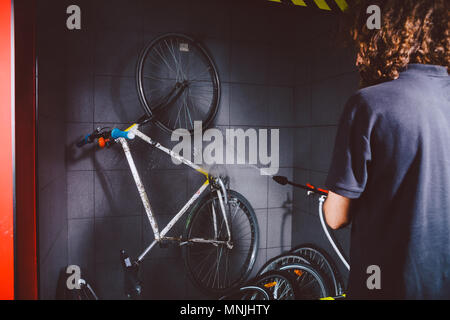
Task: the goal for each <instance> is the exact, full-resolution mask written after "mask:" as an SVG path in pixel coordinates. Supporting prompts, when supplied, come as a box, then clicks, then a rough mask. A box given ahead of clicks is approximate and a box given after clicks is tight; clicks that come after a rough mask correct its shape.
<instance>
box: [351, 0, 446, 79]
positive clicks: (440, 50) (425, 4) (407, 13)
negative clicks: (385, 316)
mask: <svg viewBox="0 0 450 320" xmlns="http://www.w3.org/2000/svg"><path fill="white" fill-rule="evenodd" d="M373 4H376V5H378V6H379V7H380V8H381V29H373V30H369V29H368V28H367V26H366V21H367V18H368V17H369V15H368V14H367V13H366V9H367V7H368V6H369V5H373ZM349 11H350V12H349V13H350V16H351V19H350V21H351V25H350V35H351V37H352V40H353V41H354V44H355V45H356V53H357V61H356V64H357V67H358V69H359V73H360V76H361V83H360V85H361V87H366V86H370V85H374V84H377V83H380V82H384V81H389V80H394V79H397V78H398V76H399V73H400V72H401V71H402V70H404V69H405V68H406V66H407V65H408V64H409V63H421V64H433V65H441V66H445V67H447V70H449V65H450V19H449V18H450V1H449V0H384V1H381V0H378V1H377V0H369V1H364V0H361V1H357V3H356V5H355V6H353V8H352V9H350V10H349Z"/></svg>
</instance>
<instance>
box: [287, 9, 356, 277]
mask: <svg viewBox="0 0 450 320" xmlns="http://www.w3.org/2000/svg"><path fill="white" fill-rule="evenodd" d="M309 27H310V30H311V31H312V32H311V34H310V35H309V37H305V45H307V46H308V48H310V49H309V50H306V51H305V52H304V54H305V56H304V60H303V61H304V63H303V64H300V66H299V69H300V76H299V77H298V78H297V79H296V85H295V100H294V105H295V122H296V129H295V135H294V167H295V168H294V180H295V181H296V182H298V183H303V184H305V183H306V182H309V183H311V184H313V185H317V186H319V187H324V184H325V180H326V177H327V172H328V169H329V166H330V163H331V156H332V152H333V148H334V140H335V135H336V131H337V124H338V122H339V118H340V114H341V112H342V110H343V108H344V105H345V102H346V100H347V99H348V98H349V97H350V95H351V94H352V93H353V92H354V91H355V90H356V89H357V88H358V81H359V80H358V74H357V72H356V69H355V65H354V56H353V52H352V50H351V49H350V48H348V47H346V46H344V45H342V41H341V39H343V38H341V36H342V35H340V34H339V33H338V30H339V20H338V18H337V17H335V16H331V15H327V14H323V15H320V16H319V17H317V18H316V19H313V21H311V22H310V23H309ZM350 228H351V227H350V226H347V227H346V228H344V229H342V230H338V231H336V232H334V234H335V236H336V238H337V241H338V243H339V244H340V245H341V246H342V247H343V249H344V252H345V253H346V255H347V257H348V253H349V239H350ZM304 243H313V244H315V245H317V246H320V247H321V248H323V249H325V250H326V251H327V252H328V253H329V254H331V256H332V257H333V259H334V261H335V264H336V266H337V267H338V269H340V271H341V274H342V276H343V278H344V280H345V281H346V279H347V276H348V273H347V271H346V270H345V267H344V266H343V264H342V263H341V262H340V260H339V258H338V257H337V255H336V254H335V253H334V251H333V249H332V247H331V245H330V244H329V242H328V240H327V239H326V236H325V234H324V232H323V231H322V228H321V226H320V221H319V215H318V202H317V200H314V199H312V198H310V197H307V196H306V194H305V192H304V191H303V190H301V189H297V188H296V189H295V190H294V214H293V219H292V246H293V247H295V246H298V245H301V244H304Z"/></svg>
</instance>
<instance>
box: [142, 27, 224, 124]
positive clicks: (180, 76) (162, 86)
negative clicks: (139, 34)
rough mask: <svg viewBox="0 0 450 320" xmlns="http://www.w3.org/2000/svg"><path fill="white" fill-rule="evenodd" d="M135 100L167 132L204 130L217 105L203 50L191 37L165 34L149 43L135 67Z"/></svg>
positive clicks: (214, 77)
mask: <svg viewBox="0 0 450 320" xmlns="http://www.w3.org/2000/svg"><path fill="white" fill-rule="evenodd" d="M136 85H137V91H138V96H139V100H140V102H141V105H142V106H143V108H144V110H145V112H146V113H147V114H148V115H149V116H151V117H152V116H154V117H155V120H156V123H157V124H158V125H159V126H160V127H161V128H163V129H165V130H167V131H169V132H171V131H173V130H175V129H179V128H181V129H186V130H188V131H189V132H190V133H192V132H193V130H194V122H195V121H201V122H202V127H203V129H206V128H207V127H208V126H209V125H210V124H211V122H212V120H213V119H214V117H215V115H216V113H217V108H218V105H219V102H220V80H219V75H218V72H217V68H216V66H215V64H214V61H213V59H212V58H211V57H210V55H209V54H208V52H207V50H206V49H205V48H204V47H203V46H202V45H201V44H200V43H199V42H198V41H196V40H194V39H193V38H191V37H189V36H186V35H183V34H178V33H169V34H165V35H162V36H159V37H158V38H156V39H154V40H153V41H151V42H150V43H149V44H148V45H147V46H146V47H145V48H144V49H143V50H142V52H141V55H140V57H139V59H138V63H137V68H136Z"/></svg>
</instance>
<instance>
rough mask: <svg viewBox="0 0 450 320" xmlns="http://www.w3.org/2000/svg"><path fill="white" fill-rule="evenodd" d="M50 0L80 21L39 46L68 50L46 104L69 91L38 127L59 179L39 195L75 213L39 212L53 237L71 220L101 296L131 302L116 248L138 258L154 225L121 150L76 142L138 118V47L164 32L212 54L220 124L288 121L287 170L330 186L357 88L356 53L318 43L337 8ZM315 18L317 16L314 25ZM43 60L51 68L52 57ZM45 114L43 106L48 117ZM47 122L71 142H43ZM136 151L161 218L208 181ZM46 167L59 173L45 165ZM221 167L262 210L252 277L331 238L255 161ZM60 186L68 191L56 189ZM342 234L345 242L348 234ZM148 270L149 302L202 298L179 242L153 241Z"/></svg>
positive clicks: (154, 131)
mask: <svg viewBox="0 0 450 320" xmlns="http://www.w3.org/2000/svg"><path fill="white" fill-rule="evenodd" d="M55 2H58V3H60V6H59V9H57V10H56V9H55V10H49V11H48V12H47V16H46V19H47V20H48V21H54V23H59V26H58V27H57V28H55V29H58V28H63V29H64V27H65V21H64V19H65V17H66V15H65V9H64V8H62V10H61V9H60V8H61V7H64V6H67V5H69V4H77V5H79V6H80V8H81V12H82V29H81V30H77V31H67V30H65V31H64V39H63V41H61V42H58V43H57V44H56V43H55V42H54V41H53V40H52V38H51V37H48V38H47V39H46V42H45V44H46V45H45V46H44V45H42V46H43V47H45V50H42V59H47V60H48V61H51V60H52V59H51V57H52V54H54V48H55V47H57V48H59V47H61V48H62V49H61V50H63V51H65V54H64V57H65V67H64V68H63V69H64V71H60V72H64V77H62V76H59V75H55V78H53V77H50V78H48V79H46V80H45V81H43V80H41V82H40V92H43V94H44V95H42V94H41V95H40V96H39V104H40V105H43V104H44V101H43V99H45V94H47V95H50V96H53V94H54V93H58V94H60V95H61V96H62V100H63V101H52V102H51V103H49V104H48V105H49V108H50V109H49V111H50V114H53V112H62V116H60V117H58V121H59V122H58V127H57V128H54V125H53V126H49V125H45V124H44V125H40V127H39V137H42V139H45V143H41V144H40V146H39V148H40V154H42V156H43V157H46V158H45V160H43V161H40V164H39V166H40V167H39V173H40V175H43V176H45V177H43V178H42V179H41V180H45V179H51V177H52V176H53V177H54V180H55V181H56V182H55V186H54V189H56V191H55V192H52V193H49V194H48V195H47V198H45V197H46V194H45V193H44V192H40V195H39V201H40V204H43V203H47V204H48V205H53V206H54V205H56V204H58V205H60V206H62V208H61V210H58V211H57V212H58V219H60V220H63V221H67V222H64V223H59V222H58V223H57V224H55V223H54V222H53V220H51V221H49V222H47V223H44V222H43V223H44V225H46V226H47V228H49V229H51V232H50V234H52V233H55V232H57V230H60V229H61V230H66V233H63V232H60V233H58V234H59V237H60V238H61V241H58V242H57V245H58V246H61V248H60V250H59V251H58V252H59V253H60V256H61V258H60V260H59V261H61V262H62V261H67V263H69V264H78V265H80V266H81V268H82V270H85V271H86V272H87V276H88V278H89V279H90V280H91V282H92V283H93V285H94V287H95V289H96V290H97V291H98V294H99V296H100V297H101V298H107V299H108V298H111V299H121V298H124V295H123V287H122V285H123V281H122V270H121V265H120V261H119V250H120V249H122V248H124V249H126V250H128V251H129V253H130V254H131V255H132V256H136V255H137V254H139V253H140V252H141V251H142V250H143V249H144V248H145V246H146V245H147V244H149V243H150V242H151V240H152V239H153V234H152V233H151V232H150V226H149V223H148V221H147V218H146V216H145V214H144V210H143V208H142V205H141V203H140V202H139V196H138V193H137V191H136V187H135V185H134V182H133V179H132V177H131V174H130V172H129V170H128V167H127V162H126V160H125V159H124V156H123V154H122V150H121V149H120V147H119V146H115V147H114V148H111V149H107V150H97V149H96V148H94V147H93V146H87V147H85V148H83V149H78V148H76V147H75V146H74V142H75V141H77V139H79V138H80V137H81V136H82V135H84V134H86V133H88V132H91V131H92V130H93V128H95V127H98V126H111V127H113V126H118V127H125V126H126V125H127V124H128V123H130V122H132V121H133V120H135V119H136V118H138V117H139V116H140V115H141V114H142V110H141V107H140V105H139V101H138V97H137V94H136V89H135V86H134V67H135V63H136V59H137V55H138V53H139V50H140V48H142V46H143V45H144V44H145V43H146V42H147V41H149V40H150V39H152V38H154V37H155V36H157V35H159V34H161V33H165V32H184V33H189V34H192V35H194V36H195V37H196V38H197V39H199V40H200V41H202V42H203V43H204V44H205V46H206V47H207V48H208V49H209V50H210V52H211V53H212V56H213V57H214V60H215V62H216V64H217V66H218V69H219V74H220V77H221V80H222V89H223V94H222V98H221V103H220V109H219V113H218V115H217V117H216V119H215V126H216V127H218V128H219V129H221V130H225V129H227V128H243V129H246V128H280V167H281V168H280V171H279V173H278V174H282V175H286V176H288V177H289V178H291V179H293V178H294V179H295V180H297V181H299V182H302V181H304V180H305V179H308V180H309V181H311V182H314V183H318V184H320V183H322V180H323V178H324V176H325V174H326V170H327V166H328V161H329V160H328V158H329V155H330V149H329V148H330V146H331V145H332V140H333V139H334V137H333V136H334V133H335V126H336V121H337V120H336V119H337V116H338V113H339V111H340V110H341V107H342V103H343V101H341V100H343V99H344V97H345V95H346V93H347V92H348V91H351V90H350V89H349V87H351V86H352V85H353V84H352V79H353V74H352V73H351V71H352V70H351V68H349V69H346V67H347V66H348V65H349V64H351V61H349V60H348V59H347V55H345V54H342V55H339V56H335V53H336V51H329V50H326V49H324V48H323V46H324V45H326V43H327V38H326V35H327V32H328V31H329V29H327V28H328V25H330V28H332V26H331V24H330V22H329V20H330V19H331V18H332V15H329V14H328V13H323V12H317V11H312V10H310V9H306V8H294V7H290V6H283V5H279V4H275V3H270V2H268V1H259V0H248V1H237V0H232V1H231V0H230V1H218V0H217V1H212V0H189V1H183V0H172V1H163V0H152V1H150V0H148V1H147V0H131V1H125V0H114V1H111V0H109V1H106V0H96V1H88V0H75V1H71V2H70V3H69V2H68V1H65V0H64V1H56V0H54V1H51V0H46V1H40V5H41V7H48V6H51V5H52V3H55ZM320 17H324V19H323V21H321V20H320V19H319V18H320ZM319 21H321V22H320V23H319ZM313 22H316V25H315V26H314V27H311V24H312V23H313ZM58 30H60V29H58ZM316 34H317V35H319V34H320V35H321V37H322V35H323V37H322V38H321V40H318V41H317V43H316V42H314V41H313V40H312V39H313V37H314V36H315V35H316ZM49 35H51V34H49ZM43 43H44V42H43ZM322 58H323V61H321V59H322ZM336 59H337V60H338V62H337V61H336ZM324 62H326V63H325V64H324ZM341 67H342V68H343V69H339V68H341ZM47 69H48V70H53V69H55V67H54V66H53V65H48V66H47ZM57 70H59V69H57ZM55 72H56V71H55ZM41 73H45V69H44V70H42V68H41V69H40V71H39V76H40V77H41ZM327 97H328V98H327ZM338 102H339V103H338ZM45 119H46V118H45V117H41V114H40V118H39V123H40V124H41V123H45V121H46V120H45ZM62 119H63V120H62ZM52 130H60V135H59V136H58V139H57V138H55V137H53V139H55V140H58V141H59V142H61V141H65V146H62V144H59V145H57V143H56V141H55V142H54V143H53V142H51V143H50V144H49V145H47V141H54V140H49V139H51V138H50V137H49V136H50V135H51V133H52V132H53V131H52ZM146 132H147V133H149V134H151V136H152V137H154V138H155V139H156V140H158V141H159V142H161V143H162V144H164V145H167V146H168V147H171V146H173V145H174V143H173V142H171V141H170V136H169V135H168V134H166V133H164V132H162V131H161V130H160V129H158V128H155V127H150V128H147V129H146ZM44 145H45V146H44ZM53 145H54V147H51V146H53ZM61 146H62V147H61ZM64 147H65V150H62V149H63V148H64ZM131 148H132V150H133V151H134V150H135V151H136V153H135V154H136V157H135V161H136V163H137V166H138V169H139V170H140V173H141V177H142V179H143V180H144V183H145V186H146V188H147V191H148V193H149V197H150V201H151V203H152V206H153V209H154V211H155V213H156V215H157V219H158V221H160V224H161V225H163V224H164V223H165V222H168V221H169V219H170V217H171V216H172V215H173V213H174V212H176V211H178V210H179V208H180V207H181V205H182V204H184V203H185V202H186V200H187V199H188V198H189V197H190V196H191V194H192V193H193V192H194V191H195V190H196V189H197V188H198V186H199V183H201V182H200V180H199V178H201V177H199V176H198V174H197V173H195V172H192V171H191V170H190V169H189V170H187V169H186V168H184V167H181V166H176V165H174V164H173V163H172V162H171V161H170V159H169V158H167V156H166V155H164V154H162V153H160V152H159V151H158V150H151V149H148V148H147V145H145V144H144V143H142V142H139V141H134V142H132V143H131ZM62 152H65V158H62V155H63V154H62ZM55 156H56V158H55ZM58 156H59V157H58ZM46 166H51V167H54V168H57V171H55V172H53V171H52V173H50V172H49V171H48V170H46V168H47V167H46ZM225 170H226V171H227V173H228V174H229V176H230V178H231V188H232V189H235V190H237V191H238V192H241V193H242V194H244V196H245V197H246V198H247V199H248V200H249V201H250V203H251V204H252V206H253V208H254V209H255V212H256V215H257V217H258V223H259V227H260V232H261V236H260V250H259V253H258V259H257V264H256V266H255V269H254V272H253V275H254V274H255V272H256V271H257V270H258V269H259V267H260V266H261V265H262V264H263V263H264V262H266V261H267V260H268V259H270V258H272V257H274V256H276V255H278V254H279V253H281V252H282V251H284V250H287V249H289V248H290V247H291V245H292V246H295V245H296V244H299V243H301V242H316V243H318V245H323V246H326V243H325V242H324V241H323V239H321V238H320V237H321V236H318V235H317V234H316V233H314V232H313V231H312V230H314V227H311V226H310V223H311V224H314V223H317V221H315V220H316V218H315V217H314V212H313V211H312V204H310V203H308V202H306V201H305V200H304V199H303V198H302V195H300V194H299V193H298V192H297V191H295V192H294V191H293V190H292V188H290V187H282V186H279V185H277V184H276V183H274V182H273V181H272V180H271V179H269V178H268V177H267V176H261V175H260V174H259V171H258V170H255V169H254V168H252V167H250V166H227V167H226V169H225ZM56 183H59V184H60V185H58V184H56ZM61 190H62V191H61ZM61 194H65V195H66V197H64V199H59V198H58V199H57V197H60V195H61ZM55 203H56V204H55ZM293 203H294V205H293ZM49 212H56V211H55V210H53V211H51V210H50V209H47V208H42V209H41V210H40V216H42V215H44V216H49V217H51V213H49ZM63 226H66V227H65V228H66V229H64V227H63ZM182 226H183V221H181V222H179V227H178V228H177V229H176V230H175V232H173V233H172V234H173V235H179V234H180V233H181V230H182ZM316 238H317V239H316ZM342 238H346V232H345V231H344V232H343V233H342ZM65 244H67V246H66V247H65V248H62V246H63V245H65ZM55 248H56V247H55ZM58 248H59V247H58ZM328 249H329V248H327V250H328ZM41 250H42V248H41ZM55 250H56V249H55ZM55 252H56V251H55ZM41 265H42V263H41ZM41 268H42V273H46V274H51V275H52V277H51V279H50V278H49V280H48V281H47V280H46V281H44V282H45V283H49V285H46V286H41V296H42V297H47V298H48V297H52V295H53V292H52V290H53V287H52V285H53V282H52V281H53V279H54V278H56V277H55V276H54V275H53V272H54V271H53V270H52V269H49V267H46V266H45V265H44V266H43V267H41ZM41 277H42V276H41ZM143 278H144V287H145V288H147V290H146V291H145V298H151V299H186V298H189V299H196V298H207V297H205V296H204V295H202V294H201V293H200V292H198V291H197V289H196V288H195V287H194V286H193V285H192V284H191V283H190V281H189V280H188V278H187V275H186V273H185V270H184V266H183V260H182V255H181V250H180V248H178V247H169V248H166V249H161V248H159V247H156V248H155V249H154V250H153V251H152V252H151V253H150V255H149V256H148V258H146V260H145V261H144V263H143ZM41 282H42V280H41Z"/></svg>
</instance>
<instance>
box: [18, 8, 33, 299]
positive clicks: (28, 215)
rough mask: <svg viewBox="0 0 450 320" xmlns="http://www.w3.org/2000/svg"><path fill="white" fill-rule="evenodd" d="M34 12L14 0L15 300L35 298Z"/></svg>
mask: <svg viewBox="0 0 450 320" xmlns="http://www.w3.org/2000/svg"><path fill="white" fill-rule="evenodd" d="M35 9H36V7H35V0H14V35H15V41H14V47H15V135H16V137H15V140H16V145H15V153H16V157H15V159H16V161H15V165H16V190H15V196H16V257H15V258H16V259H15V263H16V265H15V271H16V278H15V290H16V294H15V297H16V299H37V298H38V289H37V288H38V278H37V245H36V230H37V228H36V50H35V38H36V37H35V34H36V32H35V30H36V18H35V17H36V10H35Z"/></svg>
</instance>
